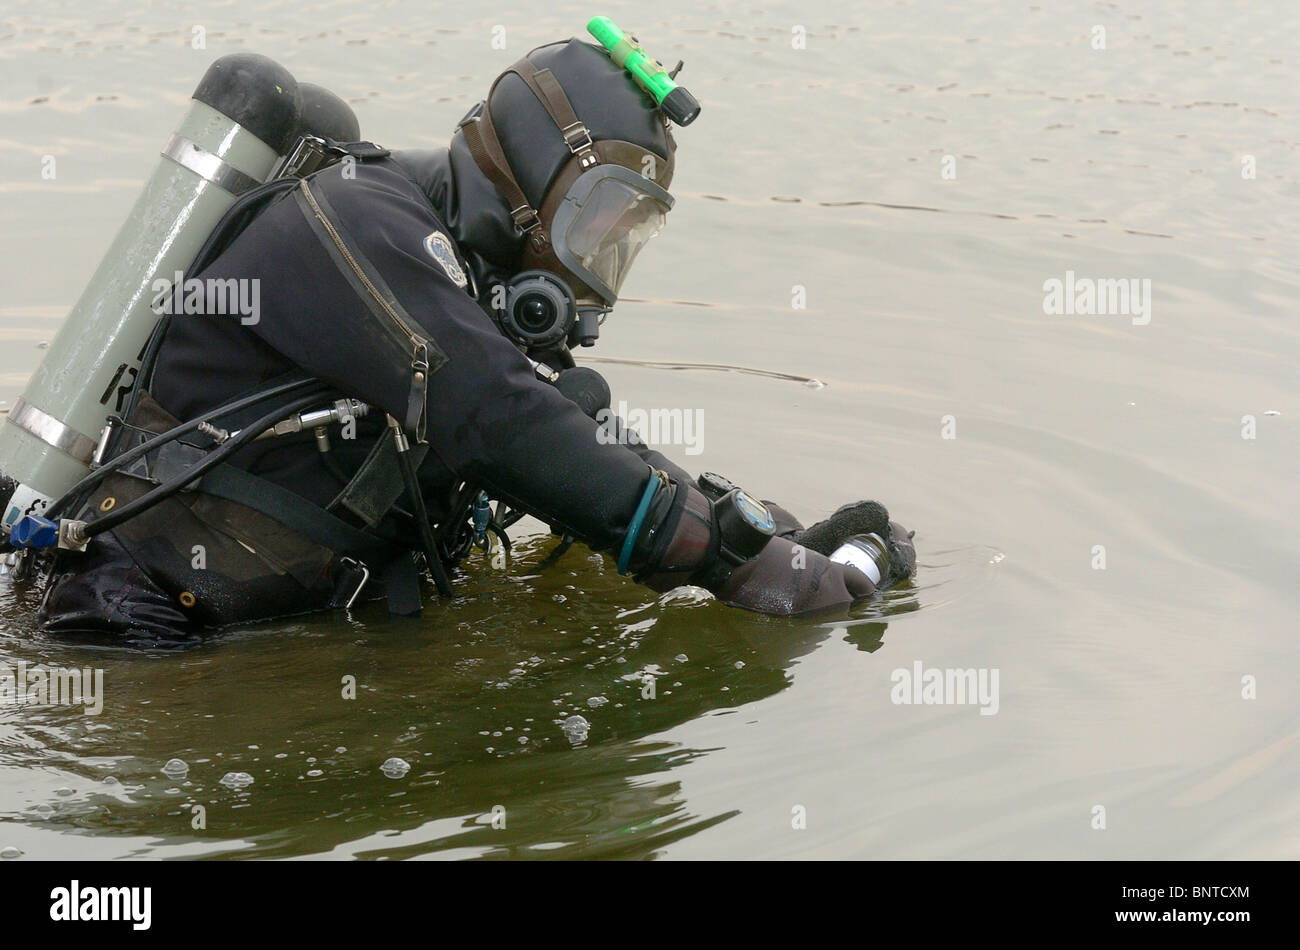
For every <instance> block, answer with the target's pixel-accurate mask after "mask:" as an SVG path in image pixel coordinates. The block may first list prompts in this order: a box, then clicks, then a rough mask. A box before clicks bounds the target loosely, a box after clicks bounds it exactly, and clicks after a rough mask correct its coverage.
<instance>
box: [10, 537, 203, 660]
mask: <svg viewBox="0 0 1300 950" xmlns="http://www.w3.org/2000/svg"><path fill="white" fill-rule="evenodd" d="M76 558H77V560H76V561H75V563H74V564H72V565H69V566H71V567H72V570H63V571H60V570H59V567H58V566H56V568H55V572H54V573H53V574H52V576H51V578H50V580H49V585H50V586H49V589H48V591H47V592H46V595H45V600H44V602H43V603H42V604H41V608H40V611H39V612H38V614H37V618H36V619H37V621H38V622H39V623H40V625H41V629H42V631H44V632H45V633H49V634H53V635H55V636H70V637H78V638H82V637H90V638H94V639H111V640H116V641H127V642H132V643H145V644H148V643H164V642H165V643H175V642H177V641H185V640H189V639H191V638H192V637H193V636H194V634H195V633H196V632H197V631H196V628H195V626H194V624H193V622H192V621H190V620H189V619H188V618H187V617H186V616H185V615H184V613H182V612H181V610H180V608H179V607H178V606H177V605H176V603H175V601H174V600H173V598H171V597H169V596H167V594H166V593H164V592H163V590H162V589H161V588H159V587H158V585H157V584H156V583H154V581H153V579H152V578H150V577H149V575H148V574H146V573H145V572H144V571H143V570H142V569H141V568H140V566H139V565H138V564H136V562H135V559H134V558H132V557H131V555H130V554H129V553H127V551H126V550H125V549H124V548H123V547H122V546H121V544H119V543H118V541H117V539H116V538H114V537H113V533H112V532H111V531H106V532H104V533H103V534H100V535H97V536H96V537H95V538H94V540H92V541H91V542H90V545H89V546H88V547H87V548H86V550H85V552H84V553H82V554H80V555H76Z"/></svg>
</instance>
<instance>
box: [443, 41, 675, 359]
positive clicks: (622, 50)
mask: <svg viewBox="0 0 1300 950" xmlns="http://www.w3.org/2000/svg"><path fill="white" fill-rule="evenodd" d="M588 28H589V29H590V30H591V32H592V33H593V35H595V36H596V37H597V38H598V39H600V40H601V41H602V43H603V44H604V45H605V48H606V50H607V51H608V52H609V58H608V59H605V58H604V57H603V56H602V57H600V59H601V61H602V62H603V63H604V64H605V65H604V66H603V67H602V68H601V69H600V71H599V72H597V73H596V77H597V78H596V79H595V80H593V81H595V82H599V83H621V84H622V85H621V86H620V87H618V88H616V89H615V88H610V87H606V90H607V91H608V93H609V96H608V98H609V99H610V100H612V101H615V102H617V99H616V97H617V96H623V97H627V96H629V95H630V94H629V92H628V89H629V87H630V86H631V84H629V83H627V79H626V76H631V77H632V79H633V80H635V82H636V85H638V86H640V88H641V91H642V92H643V93H645V94H647V95H649V96H650V97H651V99H652V100H654V104H655V107H656V108H657V109H658V111H657V113H655V115H656V120H657V121H656V126H657V125H658V124H659V123H662V131H660V132H658V133H657V134H656V137H661V141H662V142H663V143H665V146H666V147H664V150H665V151H666V152H667V155H666V156H664V155H660V154H659V153H657V152H655V151H653V150H651V149H648V148H645V147H643V146H642V145H639V144H636V143H634V142H630V141H626V140H625V139H621V138H617V137H612V136H609V135H602V137H601V138H600V139H599V140H596V139H594V138H593V129H592V128H591V127H589V125H588V124H587V123H586V122H584V121H583V120H582V119H580V118H579V117H578V115H577V113H576V112H575V110H574V107H573V105H572V103H571V102H570V98H569V96H568V95H567V94H566V93H565V90H564V88H563V87H562V86H561V85H560V82H559V80H558V79H557V78H556V76H555V74H554V72H552V70H551V69H549V68H541V69H539V68H538V67H537V66H536V65H535V64H534V63H533V62H532V60H531V59H530V57H531V56H532V55H533V54H534V53H537V52H539V50H546V49H548V47H540V48H539V50H534V51H533V53H530V54H529V56H528V57H525V58H523V59H521V60H520V61H519V62H517V63H515V64H514V65H513V66H511V67H510V68H509V69H507V70H506V71H505V72H503V73H502V74H501V75H500V76H498V77H497V79H496V81H495V82H494V83H493V84H492V89H491V90H489V92H488V98H487V99H486V100H485V101H484V102H483V103H480V104H479V105H478V106H476V107H475V108H474V109H473V110H472V111H471V112H470V114H469V115H468V116H466V117H465V119H464V120H462V122H461V124H460V132H461V133H462V134H463V135H464V138H465V143H466V145H467V146H468V147H469V152H470V155H471V156H472V157H473V158H474V161H475V163H476V164H477V165H478V167H479V169H480V170H481V171H482V172H483V174H484V175H486V176H487V178H488V179H489V180H490V181H491V182H492V183H493V185H495V186H496V188H497V190H498V191H499V192H500V193H501V195H502V196H503V197H504V198H505V199H506V201H507V202H508V204H509V206H510V213H511V217H512V218H513V220H514V223H515V227H516V228H518V230H519V233H520V234H521V235H522V237H523V239H524V240H523V250H522V255H521V263H522V265H523V270H522V272H521V273H519V274H518V275H517V276H515V277H514V278H513V279H512V280H511V281H509V282H508V283H507V284H506V285H505V293H504V299H503V300H500V301H498V306H496V307H495V310H496V311H497V313H498V316H499V319H500V321H501V326H502V329H503V330H504V331H505V332H506V333H507V335H509V336H510V337H511V338H513V339H514V340H515V341H516V342H517V343H519V344H521V345H523V346H525V347H528V348H545V347H549V346H554V345H558V344H560V343H562V342H564V341H566V340H567V342H568V343H569V345H571V346H573V345H581V346H591V345H593V344H594V343H595V342H596V338H597V337H598V335H599V333H600V329H599V327H600V322H601V320H602V318H603V317H604V315H605V314H606V313H608V312H609V310H610V309H611V308H612V307H613V305H614V303H615V302H616V301H617V299H618V294H619V290H620V289H621V287H622V285H623V281H624V279H625V278H626V277H627V274H628V271H629V270H630V269H631V266H632V262H633V261H634V260H635V259H636V256H637V254H638V253H639V252H640V250H641V248H642V247H644V246H645V244H646V242H647V241H649V240H650V238H652V237H654V236H655V235H656V234H658V233H659V230H660V229H661V228H662V227H663V224H664V220H665V216H666V215H667V214H668V211H669V210H670V209H671V208H672V206H673V197H672V195H670V194H669V193H668V191H667V186H668V184H669V183H670V182H671V180H672V174H673V166H674V155H675V151H676V144H675V143H674V142H673V139H672V135H671V133H670V132H669V131H668V118H674V120H675V121H678V123H679V124H683V125H684V124H686V123H688V122H690V121H692V120H693V119H694V118H695V116H696V115H698V113H699V104H698V103H696V102H695V100H694V98H693V97H691V96H690V94H689V93H688V92H686V90H685V89H684V88H682V87H681V86H678V85H676V83H675V82H673V79H672V75H675V73H676V70H674V72H673V74H671V75H670V74H669V73H668V72H667V71H666V70H664V68H663V66H662V65H661V64H659V63H657V62H655V61H653V60H650V59H649V58H648V57H647V56H645V54H644V52H642V51H641V48H640V46H639V45H637V44H636V41H635V40H634V39H631V38H629V37H627V36H625V35H624V34H623V33H622V32H621V31H619V30H618V28H617V27H616V26H614V25H613V24H612V23H610V22H609V21H608V20H606V19H605V18H603V17H596V18H594V19H593V20H592V21H591V23H590V24H588ZM574 42H575V43H576V41H574ZM580 45H583V46H585V44H580ZM588 49H591V48H589V47H588ZM598 54H599V51H597V50H594V49H593V50H592V52H591V53H590V54H587V55H590V56H596V55H598ZM611 61H612V62H611ZM611 66H612V67H613V68H611ZM634 66H635V67H636V68H634ZM619 67H621V69H620V68H619ZM557 68H558V67H557ZM678 68H680V64H679V66H678ZM625 73H626V75H625ZM508 76H515V77H518V78H519V79H520V80H522V81H523V83H524V84H525V85H526V86H527V88H528V90H529V91H530V92H531V93H532V95H533V96H534V97H535V98H536V100H537V103H539V104H540V105H541V107H542V109H544V110H545V112H546V115H547V116H549V118H550V122H551V123H553V125H554V128H555V130H558V133H559V136H560V138H562V139H563V142H564V146H565V147H566V149H567V153H568V154H567V155H564V156H563V158H562V160H561V162H560V165H559V168H558V171H557V172H556V173H555V174H554V175H553V177H552V178H551V180H550V183H549V184H548V185H547V187H546V188H545V192H544V196H543V197H542V199H541V200H540V201H539V202H537V203H536V205H534V203H532V202H530V201H529V199H528V197H527V195H526V193H525V188H524V186H523V184H521V182H520V180H519V179H520V177H523V176H522V175H518V176H517V174H516V172H517V169H515V168H512V166H511V162H510V160H509V158H508V157H507V154H506V148H505V147H503V145H502V141H501V137H500V136H499V135H498V129H497V123H496V122H494V119H493V115H492V109H491V103H492V102H493V96H494V93H496V91H497V87H498V85H499V84H500V83H501V81H502V80H503V79H505V78H506V77H508ZM647 77H648V78H647ZM571 82H572V80H571ZM571 89H572V85H571ZM631 94H632V95H635V90H633V93H631ZM575 95H576V91H575ZM584 95H585V98H587V99H590V98H591V95H590V93H586V92H585V93H584ZM635 100H636V105H635V106H634V109H635V110H636V111H638V112H644V111H645V110H646V108H647V107H646V104H645V102H644V99H643V98H642V97H641V96H635ZM666 102H669V103H671V104H672V108H671V109H669V108H667V107H666V106H665V103H666ZM602 105H605V103H602ZM606 112H607V113H608V108H606ZM683 119H684V120H685V121H682V120H683ZM506 121H508V120H506ZM643 121H644V120H643ZM592 124H593V125H596V126H597V128H596V129H595V134H596V135H601V133H602V131H604V130H603V129H602V128H600V124H606V125H608V124H610V120H609V116H608V114H607V115H605V116H603V117H598V121H595V122H593V123H592ZM539 134H540V133H539ZM552 134H553V133H552ZM616 134H617V133H616ZM661 147H662V146H661Z"/></svg>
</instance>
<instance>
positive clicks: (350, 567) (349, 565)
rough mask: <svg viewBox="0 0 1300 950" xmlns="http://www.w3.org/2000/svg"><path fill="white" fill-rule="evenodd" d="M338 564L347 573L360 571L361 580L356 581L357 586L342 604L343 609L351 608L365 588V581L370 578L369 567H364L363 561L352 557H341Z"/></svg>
mask: <svg viewBox="0 0 1300 950" xmlns="http://www.w3.org/2000/svg"><path fill="white" fill-rule="evenodd" d="M339 565H340V566H341V567H343V569H344V570H346V571H347V572H348V573H349V574H355V573H356V572H357V571H360V572H361V580H360V581H359V582H358V583H357V586H356V587H355V588H354V589H353V591H352V595H351V596H350V597H348V599H347V602H346V603H345V604H344V605H343V609H344V610H351V609H352V605H353V604H355V603H356V602H357V598H358V597H359V596H361V591H362V589H364V588H365V586H366V582H367V581H369V580H370V568H368V567H366V564H365V562H364V561H358V560H357V559H356V558H353V557H345V558H343V559H342V560H341V561H339Z"/></svg>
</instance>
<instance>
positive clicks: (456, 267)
mask: <svg viewBox="0 0 1300 950" xmlns="http://www.w3.org/2000/svg"><path fill="white" fill-rule="evenodd" d="M424 249H425V250H426V251H428V252H429V256H430V257H432V258H433V259H434V260H435V261H437V262H438V266H439V267H441V268H442V269H443V270H445V271H446V272H447V276H448V277H450V278H451V279H452V280H453V281H455V283H456V286H458V287H461V288H464V287H466V286H468V284H469V278H467V277H466V276H465V269H464V268H463V267H461V266H460V262H459V261H458V260H456V249H455V248H454V247H453V246H452V243H451V238H449V237H447V235H445V234H443V233H442V232H441V231H434V232H433V233H432V234H430V235H429V236H428V237H426V238H425V239H424Z"/></svg>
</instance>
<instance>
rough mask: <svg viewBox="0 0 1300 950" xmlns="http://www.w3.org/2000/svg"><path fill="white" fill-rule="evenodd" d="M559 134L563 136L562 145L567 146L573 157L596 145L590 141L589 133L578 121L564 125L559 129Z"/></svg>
mask: <svg viewBox="0 0 1300 950" xmlns="http://www.w3.org/2000/svg"><path fill="white" fill-rule="evenodd" d="M560 134H561V135H563V136H564V144H565V145H567V146H569V151H570V152H572V153H573V154H574V155H577V154H578V153H579V152H585V151H587V150H589V149H590V148H591V147H592V146H593V145H595V144H596V143H595V142H593V141H592V139H591V132H589V131H588V130H587V127H586V126H585V125H583V124H582V122H580V121H579V122H574V123H572V124H571V125H566V126H565V127H564V128H562V129H560Z"/></svg>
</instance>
